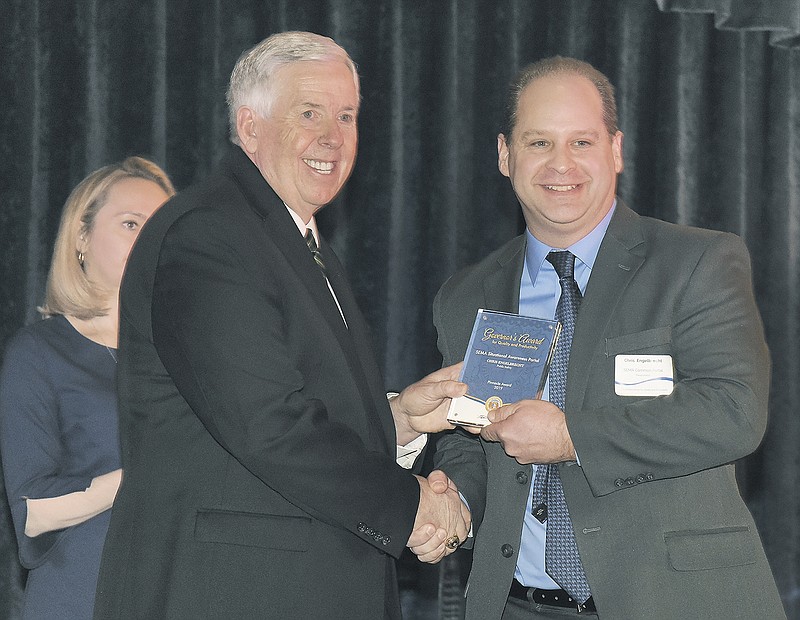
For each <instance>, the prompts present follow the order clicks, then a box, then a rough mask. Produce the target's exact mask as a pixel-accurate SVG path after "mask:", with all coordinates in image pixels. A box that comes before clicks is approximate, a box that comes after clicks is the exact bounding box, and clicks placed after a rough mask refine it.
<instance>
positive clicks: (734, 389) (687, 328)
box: [566, 231, 770, 495]
mask: <svg viewBox="0 0 800 620" xmlns="http://www.w3.org/2000/svg"><path fill="white" fill-rule="evenodd" d="M697 235H698V236H695V237H689V238H688V239H686V238H684V243H685V247H681V245H680V244H677V245H676V243H675V239H670V240H669V241H670V243H671V244H672V248H671V251H672V254H673V260H670V259H669V256H670V255H669V254H664V253H663V252H661V253H659V252H652V253H649V254H648V258H646V259H645V263H644V265H643V266H642V268H641V269H640V274H637V276H636V277H637V278H638V280H639V281H640V282H644V283H645V284H646V285H647V286H650V287H654V290H655V291H656V292H655V293H651V294H645V292H644V290H645V289H644V288H642V286H644V285H642V284H637V285H634V284H631V285H629V286H628V287H627V288H626V289H625V290H624V291H622V292H620V291H614V295H616V296H618V297H621V301H620V302H619V303H620V306H619V307H618V308H616V309H614V311H613V318H612V319H611V320H610V323H609V326H607V331H606V336H607V337H606V338H604V339H603V340H602V346H601V348H600V349H601V350H599V351H597V352H596V353H595V355H594V357H593V358H592V360H591V363H590V364H589V368H590V370H588V371H587V373H586V374H587V375H589V378H588V379H586V382H587V385H586V387H585V393H584V396H583V399H582V403H579V402H578V399H577V398H575V399H574V400H572V401H570V397H569V396H568V398H567V406H566V414H567V425H568V427H569V432H570V435H571V437H572V439H573V442H574V444H575V447H576V450H577V453H578V454H579V455H580V460H581V466H582V470H583V473H584V475H585V476H586V478H587V480H588V482H589V485H590V487H591V489H592V492H593V493H594V494H595V495H603V494H606V493H611V492H613V491H618V490H620V489H624V488H628V487H631V486H634V485H636V484H639V483H642V482H645V483H646V482H649V481H651V480H658V479H665V478H675V477H680V476H684V475H688V474H692V473H695V472H699V471H702V470H705V469H709V468H712V467H716V466H719V465H722V464H725V463H729V462H732V461H734V460H736V459H738V458H741V457H743V456H746V455H747V454H749V453H751V452H752V451H753V450H755V449H756V447H757V446H758V444H759V442H760V441H761V438H762V436H763V434H764V431H765V428H766V422H767V401H768V386H769V372H770V361H769V354H768V351H767V348H766V344H765V341H764V334H763V329H762V326H761V320H760V317H759V314H758V309H757V307H756V303H755V299H754V295H753V290H752V283H751V271H750V263H749V256H748V253H747V250H746V248H745V246H744V244H743V242H742V241H741V240H740V239H739V238H738V237H735V236H734V235H729V234H719V233H708V231H701V233H697ZM700 235H702V236H700ZM656 243H657V241H656ZM648 263H649V265H651V267H648ZM656 263H660V264H659V265H658V266H657V267H652V266H653V265H656ZM659 274H660V278H659V277H658V275H659ZM601 283H602V281H599V282H598V284H601ZM593 284H594V283H593V282H592V280H590V282H589V287H590V288H589V290H588V291H587V300H588V299H590V298H591V296H592V295H593V294H594V293H595V292H594V291H593V290H592V289H591V287H592V285H593ZM583 310H584V308H583V307H582V308H581V312H582V313H583ZM582 318H583V317H579V321H580V320H581V319H582ZM577 330H578V328H576V338H577V337H578V335H577ZM617 334H619V335H617ZM575 347H576V341H575V340H574V341H573V351H575ZM624 353H640V354H647V353H662V354H663V353H669V354H670V355H672V359H673V363H674V368H675V372H676V376H675V384H674V389H673V392H672V393H671V394H670V395H668V396H660V397H656V398H639V397H620V396H616V395H615V394H614V390H613V388H612V386H613V383H614V376H613V372H614V370H613V364H614V358H615V356H616V355H617V354H624ZM585 362H586V360H584V363H585ZM570 372H573V366H572V360H571V362H570ZM571 380H572V378H570V381H571ZM569 390H570V388H569V387H568V392H569Z"/></svg>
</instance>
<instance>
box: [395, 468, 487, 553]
mask: <svg viewBox="0 0 800 620" xmlns="http://www.w3.org/2000/svg"><path fill="white" fill-rule="evenodd" d="M415 477H416V478H417V481H418V482H419V486H420V494H419V508H417V517H416V519H415V521H414V530H413V531H412V532H411V536H410V537H409V538H408V543H406V546H407V547H409V548H410V549H411V551H412V552H413V553H414V554H415V555H416V556H417V558H418V559H419V560H420V561H422V562H428V563H430V564H435V563H436V562H438V561H439V560H441V559H442V558H443V557H445V556H447V555H450V554H451V553H453V551H455V550H456V549H457V548H458V546H459V545H460V544H461V543H463V542H464V541H465V540H466V539H467V535H468V534H469V531H470V525H471V522H472V518H471V516H470V513H469V508H467V506H466V505H465V504H464V502H463V501H462V500H461V496H460V495H459V494H458V489H457V488H456V485H455V484H454V483H453V481H452V480H450V479H449V478H448V477H447V476H446V475H445V473H444V472H443V471H441V470H436V471H433V472H431V474H430V475H429V476H428V477H427V478H423V477H421V476H415Z"/></svg>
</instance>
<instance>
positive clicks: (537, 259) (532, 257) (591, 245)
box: [525, 198, 617, 282]
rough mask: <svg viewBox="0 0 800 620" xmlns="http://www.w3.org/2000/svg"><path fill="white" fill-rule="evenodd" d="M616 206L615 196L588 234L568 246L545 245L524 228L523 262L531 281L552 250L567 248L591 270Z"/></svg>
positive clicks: (534, 278) (533, 280) (534, 279)
mask: <svg viewBox="0 0 800 620" xmlns="http://www.w3.org/2000/svg"><path fill="white" fill-rule="evenodd" d="M616 207H617V199H616V198H615V199H614V203H613V204H612V205H611V209H609V211H608V213H606V215H605V217H604V218H603V219H602V220H600V223H599V224H597V226H595V227H594V229H593V230H592V231H591V232H590V233H589V234H588V235H586V236H585V237H583V238H582V239H579V240H578V241H576V242H575V243H573V244H572V245H571V246H569V247H568V248H553V247H551V246H549V245H545V244H544V243H542V242H541V241H539V240H538V239H537V238H536V237H534V236H533V235H532V234H531V231H530V230H528V229H527V228H526V229H525V237H526V239H527V245H526V249H525V263H526V265H527V269H528V273H529V275H530V278H531V282H535V281H536V276H537V275H538V273H539V268H540V267H541V266H542V263H544V260H545V258H546V257H547V255H548V254H549V253H550V252H551V251H553V250H569V251H570V252H572V253H573V254H574V255H575V258H577V259H578V260H579V261H580V262H582V263H583V264H584V265H586V266H587V267H588V268H589V270H591V269H592V267H594V261H595V259H596V258H597V252H598V251H599V250H600V244H601V243H602V242H603V237H605V236H606V230H608V224H609V223H610V222H611V217H612V216H613V215H614V210H615V209H616Z"/></svg>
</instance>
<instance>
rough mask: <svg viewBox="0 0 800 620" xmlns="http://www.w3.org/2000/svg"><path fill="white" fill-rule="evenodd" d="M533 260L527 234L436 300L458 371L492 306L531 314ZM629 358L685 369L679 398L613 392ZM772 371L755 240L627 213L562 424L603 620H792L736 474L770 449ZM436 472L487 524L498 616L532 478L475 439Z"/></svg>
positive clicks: (474, 575) (576, 345)
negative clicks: (622, 360) (744, 460)
mask: <svg viewBox="0 0 800 620" xmlns="http://www.w3.org/2000/svg"><path fill="white" fill-rule="evenodd" d="M524 260H525V237H524V236H522V237H518V238H516V239H514V240H512V241H511V242H510V243H508V244H506V245H505V246H504V247H502V248H501V249H499V250H497V251H496V252H494V253H493V254H492V255H490V256H489V257H487V258H486V259H485V260H483V261H482V262H480V263H479V264H477V265H476V266H474V267H470V268H468V269H465V270H464V271H461V272H460V273H458V274H456V275H455V276H453V277H452V278H451V279H450V280H449V281H448V282H446V283H445V285H444V286H443V287H442V289H441V290H440V292H439V294H438V296H437V298H436V300H435V302H434V320H435V322H436V327H437V329H438V333H439V348H440V350H441V352H442V355H443V356H444V363H445V364H451V363H454V362H456V361H458V360H460V359H462V358H463V355H464V352H465V349H466V345H467V342H468V338H469V333H470V330H471V326H472V324H473V322H474V317H475V312H476V310H477V309H478V308H487V309H495V310H501V311H511V312H516V311H517V310H518V309H519V282H520V275H521V273H522V268H523V264H524ZM624 353H631V354H640V355H644V354H662V355H671V356H672V359H673V364H674V368H675V373H676V376H675V388H674V391H673V392H672V394H671V395H669V396H661V397H657V398H652V397H651V398H645V397H631V396H618V395H616V394H615V390H614V359H615V356H616V355H619V354H624ZM769 368H770V363H769V355H768V351H767V348H766V345H765V342H764V335H763V329H762V326H761V320H760V318H759V314H758V310H757V308H756V304H755V301H754V298H753V291H752V284H751V274H750V264H749V258H748V255H747V250H746V248H745V247H744V244H743V243H742V242H741V240H740V239H739V238H738V237H736V236H734V235H731V234H725V233H719V232H712V231H706V230H700V229H694V228H688V227H681V226H675V225H672V224H668V223H665V222H661V221H658V220H654V219H650V218H645V217H639V216H638V215H636V214H635V213H634V212H633V211H631V210H630V209H628V208H627V207H626V206H624V205H623V204H621V203H619V204H618V206H617V209H616V211H615V213H614V216H613V217H612V220H611V223H610V225H609V228H608V231H607V233H606V236H605V238H604V240H603V242H602V245H601V247H600V250H599V253H598V255H597V260H596V262H595V265H594V268H593V269H592V274H591V276H590V278H589V283H588V285H587V288H586V292H585V296H584V300H583V302H582V304H581V308H580V313H579V315H578V319H577V323H576V326H575V333H574V338H573V343H572V349H571V355H570V366H569V371H568V379H567V394H566V406H565V414H566V418H567V426H568V428H569V432H570V435H571V437H572V440H573V442H574V445H575V448H576V451H577V454H578V456H579V458H580V462H581V465H580V466H578V465H577V464H575V463H562V464H561V465H560V474H561V478H562V481H563V486H564V494H565V497H566V500H567V504H568V506H569V510H570V514H571V516H572V521H573V526H574V528H575V536H576V539H577V543H578V548H579V551H580V555H581V559H582V561H583V564H584V567H585V570H586V574H587V577H588V579H589V583H590V585H591V588H592V593H593V596H594V599H595V602H596V604H597V608H598V612H599V615H600V617H601V618H607V619H612V620H643V619H647V620H654V619H660V618H663V619H664V620H675V619H676V618H703V619H704V620H708V619H712V618H720V619H723V618H754V619H755V618H759V619H765V618H770V619H772V618H783V617H785V616H784V615H783V611H782V608H781V603H780V600H779V597H778V593H777V589H776V587H775V583H774V580H773V578H772V574H771V572H770V569H769V566H768V565H767V560H766V558H765V556H764V552H763V549H762V546H761V542H760V539H759V536H758V533H757V532H756V529H755V525H754V523H753V519H752V517H751V515H750V513H749V512H748V510H747V508H746V507H745V504H744V502H743V501H742V499H741V497H740V495H739V491H738V489H737V485H736V479H735V475H734V466H733V464H732V462H733V461H734V460H736V459H738V458H740V457H743V456H745V455H747V454H749V453H751V452H752V451H753V450H755V448H756V447H757V446H758V444H759V442H760V441H761V438H762V435H763V433H764V430H765V426H766V421H767V397H768V384H769ZM436 464H437V466H439V467H441V468H442V469H444V470H445V471H446V472H447V473H448V474H449V475H450V476H451V477H452V478H453V479H454V481H455V482H456V484H457V485H458V487H459V490H460V491H462V492H463V493H464V495H465V496H466V498H467V500H468V501H469V504H470V508H471V509H472V510H473V523H474V524H475V531H476V538H475V548H474V558H473V568H472V572H471V575H470V579H469V585H468V591H467V617H468V618H470V619H475V620H478V619H480V620H490V619H493V618H500V616H501V613H502V610H503V605H504V603H505V600H506V596H507V593H508V588H509V585H510V583H511V580H512V577H513V574H514V567H515V565H516V563H517V550H518V547H519V542H520V536H521V529H522V519H523V513H524V511H525V509H526V502H527V498H528V489H529V487H530V484H531V481H532V480H531V476H530V469H529V468H528V467H527V466H522V465H520V464H519V463H517V462H516V461H515V460H514V459H512V458H510V457H508V456H507V455H506V454H505V453H504V452H503V450H502V448H501V446H500V445H499V444H497V443H494V444H492V443H487V442H483V441H478V440H476V439H474V438H473V437H472V436H469V437H467V436H466V435H464V434H462V433H460V432H454V433H452V434H449V435H447V436H445V437H444V438H442V439H441V440H440V441H439V448H438V450H437V454H436Z"/></svg>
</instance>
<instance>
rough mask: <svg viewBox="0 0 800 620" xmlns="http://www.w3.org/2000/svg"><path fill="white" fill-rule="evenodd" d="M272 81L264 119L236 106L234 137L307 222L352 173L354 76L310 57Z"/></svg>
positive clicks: (278, 73) (336, 62)
mask: <svg viewBox="0 0 800 620" xmlns="http://www.w3.org/2000/svg"><path fill="white" fill-rule="evenodd" d="M272 79H273V81H274V83H275V84H276V87H275V88H276V92H275V93H274V95H273V98H272V103H271V106H270V111H269V114H268V116H267V117H266V118H264V117H262V116H260V115H259V114H258V113H257V112H256V111H255V110H253V109H252V108H249V107H247V106H243V107H241V108H239V111H238V113H237V129H238V134H239V140H240V143H241V146H242V148H243V149H244V151H245V153H247V155H248V156H249V157H250V159H252V160H253V162H254V163H255V164H256V166H257V167H258V169H259V170H260V171H261V174H262V175H263V177H264V178H265V179H266V180H267V183H269V184H270V187H272V189H273V190H275V193H276V194H278V196H280V198H281V199H282V200H283V201H284V202H285V203H286V204H287V205H288V206H289V207H290V208H291V209H292V210H293V211H294V212H295V213H297V214H298V215H300V217H301V218H303V221H305V222H308V220H309V219H311V216H312V215H314V213H315V212H316V211H318V210H319V209H321V208H322V207H323V206H325V205H326V204H328V203H329V202H330V201H331V200H333V198H334V197H335V196H336V194H338V193H339V190H341V189H342V186H343V185H344V183H345V181H347V179H348V177H349V176H350V173H351V172H352V171H353V165H354V163H355V158H356V148H357V144H358V130H357V126H356V118H357V115H358V108H359V94H358V84H357V81H356V80H357V78H356V77H355V75H354V74H353V72H352V70H351V69H350V67H348V66H347V65H346V64H345V63H344V62H343V61H341V60H324V61H323V60H314V61H301V62H293V63H291V64H288V65H286V66H284V67H281V68H280V69H278V70H277V71H276V72H275V74H274V76H273V78H272Z"/></svg>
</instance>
